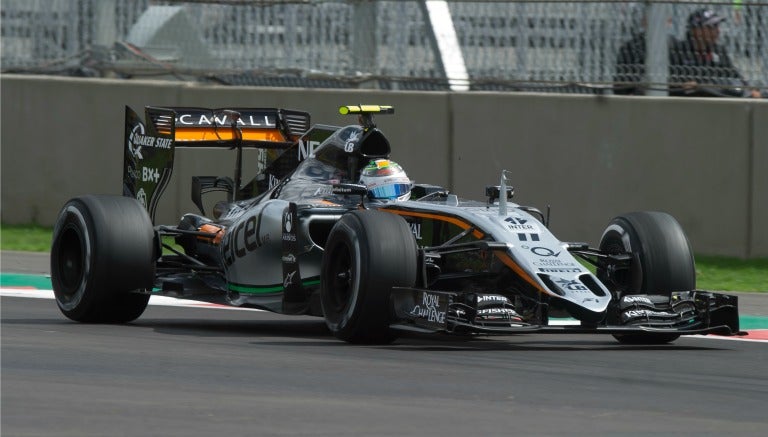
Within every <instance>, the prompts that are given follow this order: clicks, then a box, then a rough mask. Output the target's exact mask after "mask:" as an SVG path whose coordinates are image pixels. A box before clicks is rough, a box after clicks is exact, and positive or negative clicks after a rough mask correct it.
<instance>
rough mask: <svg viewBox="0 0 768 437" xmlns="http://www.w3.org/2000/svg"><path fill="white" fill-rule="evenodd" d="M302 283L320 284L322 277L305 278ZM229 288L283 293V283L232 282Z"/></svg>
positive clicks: (237, 290) (255, 292) (306, 285)
mask: <svg viewBox="0 0 768 437" xmlns="http://www.w3.org/2000/svg"><path fill="white" fill-rule="evenodd" d="M301 285H302V286H304V287H310V286H313V285H320V279H305V280H303V281H301ZM228 288H229V290H230V291H236V292H238V293H245V294H269V293H281V292H282V291H283V285H282V284H275V285H263V286H258V285H248V284H233V283H230V284H229V287H228Z"/></svg>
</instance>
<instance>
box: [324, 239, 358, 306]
mask: <svg viewBox="0 0 768 437" xmlns="http://www.w3.org/2000/svg"><path fill="white" fill-rule="evenodd" d="M353 279H354V278H353V277H352V256H351V252H350V250H349V247H347V245H346V244H340V245H339V246H337V247H336V249H335V250H334V251H333V254H332V257H331V264H330V266H329V269H328V277H327V281H328V282H327V285H328V291H329V293H328V296H329V297H330V302H329V303H330V304H331V309H332V310H333V312H334V313H336V314H342V313H343V312H344V310H346V308H347V306H348V305H349V300H350V297H351V294H352V281H353Z"/></svg>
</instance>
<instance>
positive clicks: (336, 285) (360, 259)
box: [320, 210, 418, 344]
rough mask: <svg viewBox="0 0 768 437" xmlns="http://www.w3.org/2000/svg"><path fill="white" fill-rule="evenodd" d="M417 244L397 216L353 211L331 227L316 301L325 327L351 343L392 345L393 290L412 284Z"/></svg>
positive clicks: (393, 337)
mask: <svg viewBox="0 0 768 437" xmlns="http://www.w3.org/2000/svg"><path fill="white" fill-rule="evenodd" d="M417 250H418V247H417V246H416V240H415V239H414V237H413V234H412V233H411V229H410V227H409V226H408V224H407V223H406V222H405V220H403V219H402V218H401V217H399V216H397V215H394V214H391V213H386V212H381V211H370V210H367V211H353V212H350V213H347V214H345V215H344V216H342V218H341V220H339V222H338V223H336V225H334V227H333V229H331V232H330V235H329V237H328V242H327V244H326V246H325V254H324V256H323V264H322V270H321V282H320V284H321V285H320V298H321V303H322V307H323V314H324V315H325V321H326V324H327V325H328V328H329V329H330V330H331V332H333V334H334V335H335V336H336V337H338V338H339V339H342V340H345V341H348V342H351V343H372V344H377V343H378V344H381V343H390V342H392V341H393V340H394V339H395V338H396V336H395V334H394V332H392V330H390V329H389V324H390V301H389V297H390V293H391V290H392V287H395V286H405V287H411V286H413V285H414V284H415V283H416V273H417Z"/></svg>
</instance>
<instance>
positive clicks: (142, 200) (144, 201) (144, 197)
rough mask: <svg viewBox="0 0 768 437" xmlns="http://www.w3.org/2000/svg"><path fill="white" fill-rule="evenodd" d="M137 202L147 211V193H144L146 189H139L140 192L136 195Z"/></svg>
mask: <svg viewBox="0 0 768 437" xmlns="http://www.w3.org/2000/svg"><path fill="white" fill-rule="evenodd" d="M136 200H138V201H139V203H141V206H143V207H144V209H147V193H146V192H144V188H139V192H138V193H136Z"/></svg>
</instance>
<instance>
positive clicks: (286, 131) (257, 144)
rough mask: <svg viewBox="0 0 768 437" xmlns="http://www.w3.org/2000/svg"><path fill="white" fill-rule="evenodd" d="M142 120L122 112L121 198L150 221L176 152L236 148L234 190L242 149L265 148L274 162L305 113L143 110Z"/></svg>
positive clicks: (295, 136) (304, 122)
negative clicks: (137, 205)
mask: <svg viewBox="0 0 768 437" xmlns="http://www.w3.org/2000/svg"><path fill="white" fill-rule="evenodd" d="M144 119H145V120H146V122H144V121H142V120H141V117H140V116H139V115H138V114H137V113H136V112H135V111H134V110H133V109H131V108H130V107H128V106H126V107H125V143H124V144H125V151H124V157H123V161H124V165H123V195H124V196H129V197H133V198H135V199H137V200H138V201H139V202H140V203H141V204H142V205H143V206H144V208H146V210H147V212H148V213H149V216H150V218H151V219H152V221H153V222H154V218H155V211H156V209H157V204H158V201H159V199H160V196H161V195H162V193H163V191H164V190H165V188H166V186H167V185H168V182H169V181H170V178H171V174H172V172H173V159H174V152H175V149H176V148H177V147H214V148H217V147H221V148H227V149H236V151H237V164H236V167H235V181H234V183H235V184H236V185H235V186H236V187H239V186H240V179H241V172H242V168H241V167H242V149H243V148H259V149H268V152H273V153H271V155H272V156H270V157H269V161H272V160H274V159H275V158H276V157H277V156H279V154H280V153H281V151H282V150H284V149H287V148H289V147H291V146H293V145H295V144H296V143H297V141H298V140H299V138H300V137H301V135H302V134H303V133H304V132H306V131H307V130H308V129H309V123H310V116H309V113H307V112H302V111H294V110H287V109H277V108H232V109H208V108H191V107H170V108H158V107H151V106H148V107H146V108H145V109H144Z"/></svg>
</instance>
